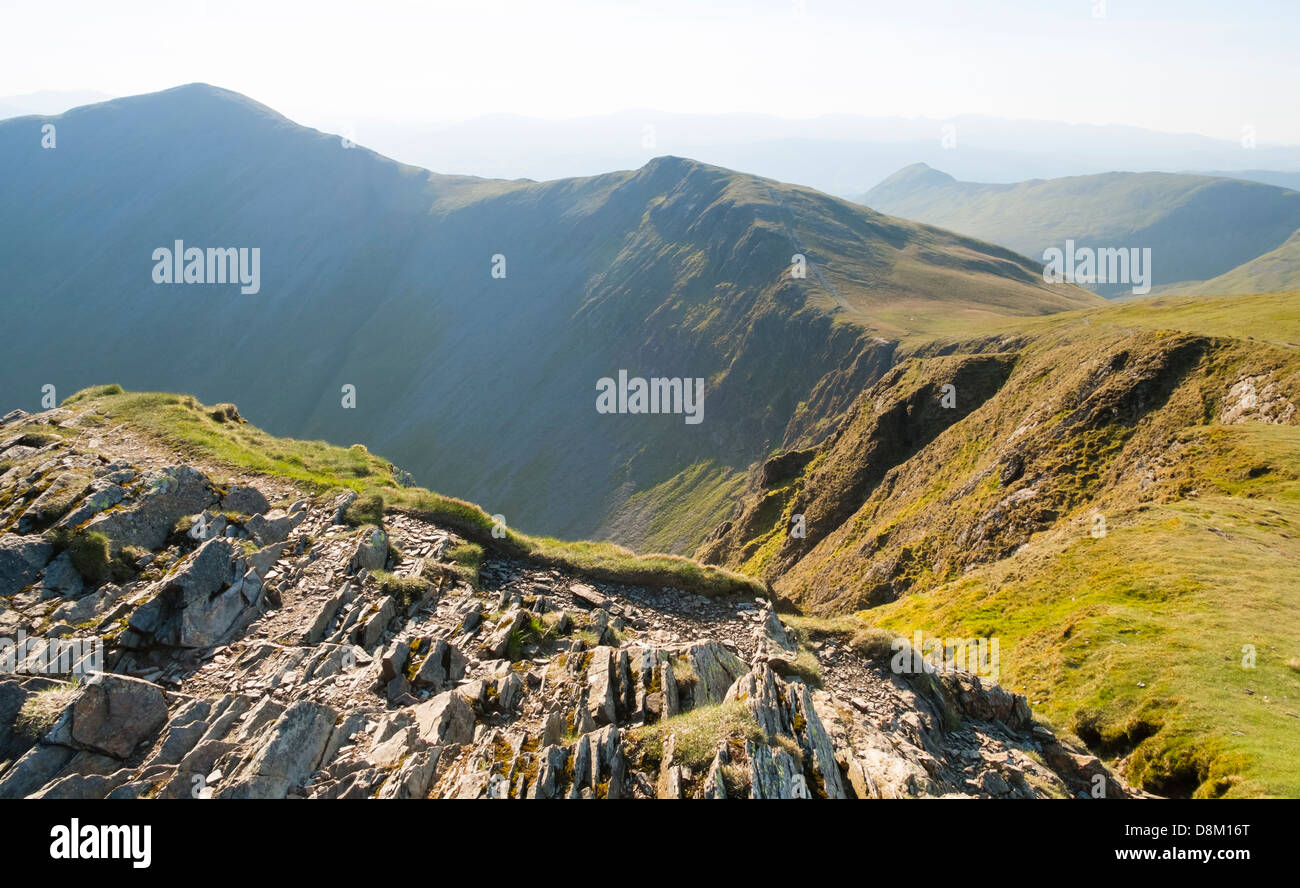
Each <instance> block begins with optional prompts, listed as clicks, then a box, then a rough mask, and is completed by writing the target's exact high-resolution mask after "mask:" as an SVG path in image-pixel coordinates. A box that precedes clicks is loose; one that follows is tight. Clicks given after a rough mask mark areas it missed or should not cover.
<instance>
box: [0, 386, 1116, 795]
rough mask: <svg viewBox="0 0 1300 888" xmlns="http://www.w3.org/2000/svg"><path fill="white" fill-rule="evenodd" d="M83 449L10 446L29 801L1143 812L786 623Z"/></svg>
mask: <svg viewBox="0 0 1300 888" xmlns="http://www.w3.org/2000/svg"><path fill="white" fill-rule="evenodd" d="M83 422H84V417H82V416H81V415H79V414H77V413H75V412H73V411H69V410H66V409H55V410H51V411H47V412H45V413H42V414H37V415H34V416H33V415H27V414H23V413H20V412H16V413H14V414H11V415H10V416H8V417H6V418H5V419H4V421H3V423H2V424H0V468H2V469H3V474H0V531H3V535H2V536H0V639H4V640H7V641H9V642H10V643H9V644H8V647H7V648H0V659H2V657H3V654H4V653H5V651H6V650H7V651H8V652H9V653H10V656H9V658H8V660H7V661H5V662H3V663H0V669H3V670H7V671H4V672H0V798H20V797H28V798H32V797H37V798H173V797H204V798H209V797H215V798H236V797H241V798H248V797H256V798H286V797H288V798H414V797H418V798H425V797H428V798H449V797H456V798H476V797H479V798H481V797H488V798H655V797H657V798H844V797H849V798H893V797H920V796H945V795H949V796H975V797H993V796H1002V797H1021V798H1043V797H1062V796H1082V797H1095V796H1097V795H1102V794H1104V795H1105V796H1107V797H1111V798H1118V797H1127V796H1130V795H1132V792H1131V791H1130V790H1129V789H1128V788H1127V787H1125V786H1124V785H1123V784H1122V783H1121V782H1119V781H1117V780H1116V779H1115V778H1114V777H1113V776H1112V775H1111V774H1110V773H1109V772H1108V771H1107V770H1106V769H1105V768H1104V767H1103V766H1102V764H1101V763H1100V762H1099V761H1098V760H1097V759H1096V758H1095V757H1093V756H1090V755H1088V754H1087V753H1086V752H1084V751H1082V750H1081V749H1079V748H1077V747H1075V746H1072V745H1071V744H1070V743H1068V742H1065V741H1063V740H1062V739H1059V738H1057V737H1056V736H1055V735H1054V734H1053V733H1052V731H1050V730H1049V729H1047V728H1046V727H1044V726H1043V725H1041V724H1037V723H1035V722H1034V721H1033V719H1032V716H1031V713H1030V711H1029V708H1028V706H1027V705H1026V703H1025V700H1024V698H1022V697H1019V696H1016V695H1013V694H1010V693H1008V692H1006V691H1005V690H1003V689H1002V688H1000V687H998V686H997V685H994V684H991V683H989V682H986V681H984V680H983V679H981V678H979V677H977V676H974V675H970V674H966V673H947V674H936V673H922V674H919V675H896V674H894V673H892V672H891V671H890V670H889V668H888V662H887V660H880V659H872V658H870V657H867V656H863V655H861V654H859V653H856V652H855V651H854V650H852V649H851V648H850V647H849V646H847V645H844V644H837V643H835V642H833V641H832V642H829V643H819V644H817V645H810V644H808V643H807V642H806V641H802V640H800V639H799V638H797V637H796V636H795V634H794V633H792V632H791V631H790V630H789V629H788V628H787V626H786V625H785V624H784V623H783V622H782V620H781V618H780V617H779V616H778V614H777V613H776V612H775V611H774V610H773V608H772V606H771V604H770V603H769V602H767V601H765V600H763V599H743V598H736V597H730V598H721V599H719V598H714V599H706V598H702V597H700V596H697V595H694V594H690V593H686V592H682V591H679V590H675V589H669V588H644V587H639V586H625V585H618V584H612V583H595V582H590V581H587V580H585V579H584V578H582V577H579V576H573V575H568V574H566V573H564V572H562V571H559V570H556V569H553V568H548V567H546V566H544V565H540V564H534V563H529V562H523V561H512V560H508V559H504V558H498V557H494V556H493V555H492V554H491V553H490V552H489V553H486V555H484V553H483V552H482V550H481V549H479V548H478V547H476V546H473V545H470V544H468V543H466V541H465V540H463V539H461V538H459V537H458V536H457V535H456V534H455V533H453V532H452V531H451V530H449V529H448V528H445V527H440V526H438V525H436V524H432V523H428V522H426V521H423V520H420V519H418V518H416V517H413V516H411V515H407V514H394V513H391V512H390V513H388V514H386V515H384V516H383V517H382V518H381V519H380V521H379V523H375V524H368V525H363V526H356V525H355V523H354V521H352V520H351V519H352V518H353V516H352V515H351V514H350V513H351V511H352V510H351V509H350V508H349V507H350V506H351V505H352V500H353V498H354V496H355V495H354V494H350V493H347V494H341V495H337V496H312V495H309V494H308V493H307V492H306V491H304V490H301V489H298V488H296V487H295V486H294V485H292V484H291V483H289V482H287V481H285V480H284V479H282V478H268V477H261V476H255V475H243V476H239V477H235V478H227V477H225V476H224V475H223V474H222V471H221V469H220V468H219V467H216V468H214V467H201V466H198V465H195V464H193V463H191V462H187V461H186V460H184V459H183V458H182V457H181V456H180V455H179V454H177V453H175V452H173V451H170V450H169V449H168V448H166V447H165V446H163V445H161V444H159V443H157V442H154V441H148V440H143V439H142V438H140V437H139V436H136V435H133V434H130V433H128V432H126V431H124V430H121V429H118V430H111V429H110V430H106V429H103V428H98V427H89V426H86V427H83ZM218 479H220V480H218ZM74 640H77V641H78V642H79V643H78V644H69V642H72V641H74ZM95 640H102V645H99V646H98V647H97V648H96V646H95V644H94V643H93V642H94V641H95ZM20 642H21V646H20ZM0 644H3V642H0ZM51 646H53V647H51ZM69 650H71V651H72V653H71V654H69V653H68V651H69ZM15 653H16V654H18V656H15V655H14V654H15ZM33 663H35V664H43V666H44V668H38V669H33V668H31V664H33ZM51 663H53V664H54V665H53V666H51Z"/></svg>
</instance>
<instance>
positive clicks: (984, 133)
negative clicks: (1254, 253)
mask: <svg viewBox="0 0 1300 888" xmlns="http://www.w3.org/2000/svg"><path fill="white" fill-rule="evenodd" d="M320 125H321V126H322V127H323V128H325V129H337V131H338V132H339V133H340V134H343V135H347V136H349V138H351V139H352V140H353V141H356V142H358V143H360V144H362V145H365V146H367V147H369V148H373V149H374V150H376V151H379V152H381V153H383V154H385V155H387V156H389V157H394V158H397V159H398V160H402V161H405V162H407V163H412V164H416V165H418V166H421V167H425V168H427V169H431V170H436V171H438V172H442V173H471V174H474V175H481V176H499V177H502V178H519V177H526V178H530V179H536V180H538V181H545V180H549V179H559V178H566V177H573V176H589V175H595V174H599V173H603V172H607V171H609V170H619V169H636V168H638V167H640V166H642V165H644V164H645V163H646V162H647V161H649V160H650V159H652V158H654V157H657V156H661V155H664V154H672V155H677V156H682V157H692V158H695V159H696V160H700V161H703V162H705V163H711V164H715V165H717V166H722V167H727V168H729V169H737V170H746V171H748V172H752V173H755V174H757V175H760V176H766V177H769V178H773V179H778V180H780V181H783V182H799V183H801V184H804V185H808V186H810V187H813V188H816V189H818V190H820V191H824V192H826V193H828V194H833V195H837V196H839V197H846V198H853V197H854V196H856V195H859V194H861V193H862V191H863V189H865V188H869V187H871V186H872V185H873V184H874V183H878V182H880V181H882V180H883V179H885V178H886V177H888V176H889V175H890V174H892V173H893V172H895V171H896V170H898V169H899V168H900V167H903V166H905V165H907V164H911V163H915V162H918V161H923V162H925V163H928V164H930V165H931V166H934V167H937V168H939V169H943V170H947V171H948V172H950V173H952V174H954V175H956V176H957V177H958V178H961V179H968V180H972V181H980V182H1017V181H1020V180H1023V179H1029V178H1052V177H1059V176H1074V175H1086V174H1091V173H1102V172H1107V171H1109V170H1164V171H1169V172H1178V171H1184V170H1238V172H1235V173H1232V174H1231V175H1233V176H1234V177H1236V178H1242V179H1250V180H1258V181H1263V182H1269V183H1271V184H1288V185H1289V186H1290V187H1294V184H1295V183H1294V182H1280V181H1275V180H1277V179H1279V178H1281V179H1287V178H1288V177H1292V178H1300V147H1296V146H1273V145H1268V144H1264V143H1260V144H1259V145H1258V146H1256V147H1252V148H1248V147H1244V146H1243V144H1242V143H1241V142H1240V141H1232V140H1223V139H1212V138H1208V137H1205V136H1199V135H1192V134H1176V133H1162V132H1156V131H1153V130H1146V129H1141V128H1139V127H1129V126H1087V125H1078V124H1067V123H1060V122H1056V121H1047V120H1003V119H999V118H992V117H983V116H977V115H969V116H960V117H955V118H952V119H947V120H939V119H930V118H903V117H880V118H873V117H861V116H855V115H847V114H842V115H826V116H821V117H813V118H806V119H793V118H782V117H775V116H772V115H764V114H673V113H667V112H662V111H652V110H630V111H620V112H618V113H614V114H607V115H598V116H591V117H582V118H575V119H571V120H540V119H536V118H529V117H522V116H519V115H514V114H494V115H489V116H484V117H479V118H475V119H472V120H467V121H464V122H461V123H455V124H440V125H434V124H428V125H424V126H420V125H413V124H408V123H395V122H392V121H384V120H366V119H357V120H348V119H339V120H338V121H337V122H336V123H332V124H327V123H321V124H320Z"/></svg>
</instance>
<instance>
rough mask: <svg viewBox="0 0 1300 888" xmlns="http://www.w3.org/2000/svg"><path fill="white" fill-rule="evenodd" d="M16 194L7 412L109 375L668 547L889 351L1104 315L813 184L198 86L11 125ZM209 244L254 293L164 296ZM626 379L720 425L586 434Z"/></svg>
mask: <svg viewBox="0 0 1300 888" xmlns="http://www.w3.org/2000/svg"><path fill="white" fill-rule="evenodd" d="M47 124H51V125H53V126H54V127H55V131H56V133H57V146H56V147H55V148H53V149H44V148H42V146H41V139H42V129H43V127H44V126H46V125H47ZM0 190H3V191H4V193H5V194H6V196H7V199H6V201H5V203H4V206H3V210H2V211H0V265H3V267H4V268H5V269H6V286H5V288H4V290H3V294H2V295H0V308H2V309H3V311H4V316H5V318H6V327H7V331H6V333H7V336H6V343H7V344H6V348H5V349H4V351H3V353H2V354H0V378H3V379H4V380H5V382H6V386H5V393H4V395H5V397H4V401H5V403H4V406H5V407H15V406H26V407H35V406H37V402H38V399H39V398H40V397H41V392H42V386H44V385H46V384H52V385H55V386H56V388H57V390H58V391H59V392H63V393H69V392H72V391H74V390H76V389H77V388H80V387H82V386H84V385H88V384H91V383H94V382H99V381H103V380H111V381H114V382H119V383H121V384H123V385H125V386H128V387H130V388H135V389H158V388H166V389H186V390H189V391H192V392H194V393H196V394H197V395H198V396H200V397H204V398H209V399H211V400H219V399H227V398H231V397H233V398H235V399H236V400H237V401H238V404H239V407H240V409H241V411H242V412H243V414H244V415H245V416H247V417H249V419H250V420H252V421H254V422H256V423H258V424H260V425H262V426H264V427H266V428H268V429H269V430H272V431H275V432H277V433H285V434H293V435H295V436H299V437H304V436H307V437H310V436H318V437H323V438H326V439H329V440H331V441H337V442H344V443H347V442H352V441H357V442H361V443H364V444H366V445H367V446H369V447H371V448H372V449H374V450H375V451H377V452H379V453H382V454H383V455H384V456H385V457H387V458H389V459H392V460H394V461H395V462H397V463H398V464H399V465H401V466H404V467H406V468H407V469H409V470H410V471H411V472H413V473H414V474H415V476H416V478H418V479H419V480H420V481H421V482H422V483H424V484H426V485H428V486H430V487H433V488H436V489H438V490H440V491H442V492H444V493H448V494H454V495H461V496H465V497H468V498H471V499H472V500H474V501H476V502H479V503H482V504H483V505H484V506H485V507H486V508H488V509H489V511H491V512H493V513H500V514H502V515H504V516H505V520H506V521H507V522H508V523H509V524H510V525H511V526H518V527H520V528H521V529H525V530H530V531H538V532H545V533H550V534H557V535H565V536H569V537H577V536H606V537H610V536H612V537H614V538H617V539H619V540H622V541H626V542H629V543H636V544H646V545H654V546H655V547H656V548H661V549H668V550H676V551H683V550H688V549H690V548H692V547H693V546H694V544H695V543H697V542H698V540H699V539H700V538H701V537H702V536H703V534H704V533H705V532H707V530H709V529H710V527H711V526H712V525H713V524H715V523H716V522H717V520H718V518H719V516H720V515H721V514H722V513H724V512H725V510H726V509H727V508H729V507H730V505H731V502H730V499H729V494H730V493H732V492H734V490H735V489H736V486H737V485H738V484H740V483H741V481H742V479H743V475H744V473H745V472H746V471H747V470H748V468H749V466H750V464H751V463H752V462H754V461H755V460H757V459H761V458H762V457H763V456H765V455H766V454H767V453H768V452H769V451H770V450H771V449H773V448H776V447H778V446H780V445H781V444H782V442H783V441H785V440H786V439H787V438H789V437H791V436H799V435H805V434H808V433H809V431H810V430H821V431H823V432H824V431H825V430H827V429H826V426H827V424H828V423H829V421H830V420H829V418H830V417H832V416H834V415H836V413H837V411H838V410H840V409H842V408H843V407H844V406H846V405H847V404H848V403H850V402H851V401H852V399H853V398H854V397H856V395H857V393H858V391H860V389H861V386H862V385H864V384H866V383H868V382H870V381H871V380H872V379H874V378H875V377H876V376H878V375H879V373H881V372H883V369H884V368H885V367H887V366H888V364H889V355H890V354H891V352H892V348H893V343H894V342H895V341H896V340H897V339H898V338H899V337H900V336H906V335H909V334H911V333H915V332H923V331H927V330H930V331H937V330H944V329H951V328H953V327H954V325H956V326H960V325H962V324H966V323H971V322H978V321H980V320H987V319H990V318H998V317H1006V316H1020V315H1036V314H1042V313H1046V312H1051V311H1058V310H1062V309H1069V308H1077V307H1083V306H1087V305H1091V304H1093V303H1094V302H1095V301H1096V297H1094V296H1092V295H1091V294H1089V293H1087V292H1086V291H1084V290H1081V289H1078V288H1074V287H1070V286H1068V285H1060V286H1048V285H1046V284H1044V283H1043V279H1042V274H1041V270H1040V268H1039V266H1038V265H1037V264H1036V263H1034V262H1031V261H1029V260H1026V259H1024V258H1023V257H1021V256H1018V255H1016V254H1014V253H1012V252H1011V251H1009V250H1006V249H1003V248H1000V247H995V246H992V245H990V244H987V243H983V242H980V241H977V240H974V239H971V238H966V237H962V236H958V235H953V234H950V233H948V232H944V231H940V230H938V229H934V228H930V227H927V226H923V225H918V224H916V223H912V222H904V221H901V220H897V219H892V218H890V217H888V216H884V215H881V214H879V213H876V212H873V211H871V210H867V209H865V208H863V207H860V206H857V205H854V204H851V203H848V202H845V201H841V200H837V199H834V198H831V197H828V196H826V195H824V194H821V193H819V192H816V191H814V190H812V189H809V188H804V187H799V186H792V185H783V184H780V183H778V182H774V181H771V180H768V179H762V178H759V177H756V176H751V175H745V174H741V173H734V172H731V171H728V170H725V169H721V168H718V167H713V166H708V165H705V164H702V163H698V162H695V161H691V160H685V159H682V158H676V157H662V158H657V159H655V160H653V161H651V162H649V163H647V164H646V165H644V166H643V167H641V168H640V169H638V170H636V171H633V172H616V173H609V174H606V175H601V176H595V177H591V178H586V179H568V180H559V181H554V182H548V183H545V184H536V183H532V182H527V181H513V182H511V181H502V180H490V179H478V178H469V177H461V176H443V175H436V174H431V173H429V172H427V171H425V170H422V169H418V168H416V167H410V166H404V165H402V164H399V163H396V162H393V161H391V160H388V159H387V158H384V157H381V156H379V155H377V154H375V153H373V152H371V151H369V150H368V149H365V148H361V147H349V143H346V142H344V141H342V140H341V139H340V138H339V137H338V136H334V135H328V134H324V133H320V132H318V131H315V130H311V129H307V128H304V127H301V126H298V125H296V124H294V123H292V122H291V121H289V120H287V119H285V118H284V117H282V116H280V115H279V114H276V113H275V112H274V111H272V110H271V109H269V108H267V107H265V106H262V105H259V104H258V103H256V102H254V101H252V100H250V99H248V98H246V97H244V96H241V95H238V94H236V93H232V92H228V91H225V90H221V89H217V88H214V87H210V86H205V85H192V86H187V87H180V88H176V89H172V90H168V91H165V92H162V93H156V94H151V95H145V96H137V97H132V98H126V99H118V100H114V101H111V102H106V103H103V104H99V105H92V106H88V107H84V108H78V109H76V110H73V111H70V112H67V113H66V114H63V115H60V116H58V117H52V118H38V117H24V118H17V119H14V120H9V121H5V122H3V123H0ZM177 241H180V242H182V244H181V247H180V249H181V254H182V255H181V257H172V256H170V255H169V256H168V257H167V258H166V259H164V260H160V259H159V258H158V257H159V255H161V254H160V252H159V251H162V250H167V251H169V252H170V251H172V250H174V249H175V245H176V242H177ZM193 248H199V249H204V250H206V249H207V248H213V249H214V250H215V249H216V248H235V249H243V250H246V251H249V252H248V253H246V254H245V256H246V258H248V259H251V258H252V256H253V254H252V253H251V251H252V250H253V249H256V250H257V251H258V253H257V254H256V255H257V256H258V257H259V259H260V265H259V269H258V270H259V281H258V284H259V287H258V289H257V292H256V293H253V294H248V295H246V294H245V293H242V292H241V288H240V286H239V285H238V284H229V283H228V284H219V283H187V284H186V283H156V282H155V280H156V279H166V278H165V276H164V275H162V273H161V272H159V271H158V269H159V268H161V269H162V270H163V271H164V272H165V271H168V270H170V269H172V268H174V267H175V266H174V260H176V259H179V258H184V252H185V250H187V249H193ZM796 254H797V255H798V256H799V257H802V259H796ZM204 256H205V258H208V261H209V262H211V261H212V259H211V257H207V254H206V253H205V254H204ZM218 258H219V259H221V258H222V257H221V255H220V254H219V255H218ZM222 261H224V259H222ZM218 264H220V263H218ZM248 270H250V271H251V269H248ZM203 272H207V273H206V275H205V274H204V273H203ZM233 273H234V272H233V270H232V271H231V272H230V275H231V276H233ZM799 273H803V275H804V276H802V277H801V276H797V275H798V274H799ZM185 274H186V273H185V272H182V274H181V275H179V276H173V279H175V278H176V277H184V276H185ZM192 277H194V278H196V279H198V278H203V279H212V272H210V271H207V269H206V268H205V269H204V270H203V271H199V270H198V269H196V273H195V274H194V275H192ZM620 371H626V375H627V376H628V377H630V378H636V377H645V378H657V377H662V378H671V379H682V380H685V381H686V382H687V383H688V384H690V382H691V381H692V380H695V379H702V380H703V381H704V382H703V385H704V389H705V403H704V413H703V416H704V419H703V422H702V423H700V424H698V425H696V424H688V423H685V422H684V419H683V416H681V415H644V416H642V415H604V414H601V413H598V412H597V410H596V396H597V382H598V380H601V379H602V378H607V377H608V378H615V379H617V378H619V375H620ZM345 386H355V408H351V409H349V408H348V407H346V406H344V400H345V398H346V397H347V392H346V391H345V390H344V387H345Z"/></svg>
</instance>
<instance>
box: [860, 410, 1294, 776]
mask: <svg viewBox="0 0 1300 888" xmlns="http://www.w3.org/2000/svg"><path fill="white" fill-rule="evenodd" d="M1197 437H1198V438H1201V437H1203V438H1204V439H1205V440H1203V441H1198V442H1197V446H1198V447H1199V448H1200V449H1201V450H1202V452H1201V453H1198V454H1196V455H1195V457H1194V458H1196V459H1197V460H1198V461H1199V463H1200V464H1201V465H1202V466H1204V467H1205V471H1204V472H1203V473H1201V474H1200V476H1199V477H1200V482H1199V486H1200V487H1201V490H1200V492H1199V494H1198V495H1197V496H1196V497H1195V498H1189V499H1185V500H1180V501H1176V502H1171V503H1164V504H1155V505H1150V506H1140V507H1137V508H1134V509H1131V510H1120V511H1112V510H1111V509H1107V514H1106V531H1107V532H1106V535H1105V536H1104V537H1102V538H1094V537H1093V536H1092V535H1091V533H1090V531H1089V530H1088V529H1087V528H1089V525H1088V524H1087V523H1086V522H1084V523H1082V524H1080V525H1078V526H1077V527H1076V528H1074V529H1073V531H1071V530H1062V531H1058V532H1054V533H1051V534H1047V535H1045V537H1044V538H1043V539H1037V538H1036V539H1035V540H1034V542H1033V543H1032V544H1031V545H1030V546H1028V547H1027V548H1026V549H1025V550H1023V551H1021V552H1019V553H1017V554H1016V555H1014V556H1012V557H1011V558H1008V559H1006V560H1004V561H1000V562H997V563H995V564H993V565H989V566H987V567H983V568H980V569H978V570H976V571H974V572H972V573H971V574H969V575H968V576H966V577H963V578H961V579H959V580H956V581H953V582H950V583H945V584H943V585H940V586H938V587H936V588H933V589H930V590H928V591H925V592H921V593H918V594H914V595H911V596H907V597H905V598H902V599H900V600H899V601H897V602H894V603H892V604H886V605H883V606H881V607H879V608H875V609H873V610H871V611H869V612H867V613H864V614H863V615H862V616H863V617H865V618H866V619H867V620H868V621H869V622H870V623H872V624H874V625H878V626H882V627H885V628H888V629H891V630H894V631H896V632H899V633H900V634H906V633H910V632H911V631H913V630H914V629H923V631H925V632H926V633H927V634H928V635H939V636H945V637H965V638H975V637H990V636H991V637H997V638H999V639H1000V640H1001V647H1002V664H1001V680H1002V682H1003V683H1004V684H1006V685H1007V686H1008V687H1010V688H1012V689H1014V690H1017V691H1020V692H1022V693H1024V694H1026V695H1027V696H1028V698H1029V699H1030V700H1031V701H1032V703H1033V704H1034V708H1035V709H1036V710H1037V711H1038V712H1040V713H1042V714H1044V715H1046V716H1047V717H1048V718H1050V719H1052V720H1053V721H1055V722H1057V723H1058V724H1060V725H1062V726H1064V727H1068V728H1070V729H1071V730H1073V731H1075V732H1076V733H1078V734H1079V735H1080V736H1081V737H1083V738H1084V739H1085V740H1087V741H1088V742H1089V743H1091V744H1092V745H1093V746H1094V747H1095V748H1097V749H1098V750H1099V751H1100V752H1102V753H1103V754H1105V755H1109V756H1112V757H1117V756H1124V755H1129V754H1130V753H1131V754H1132V759H1131V762H1130V766H1129V768H1128V777H1129V778H1130V779H1131V780H1134V781H1135V782H1138V783H1140V784H1142V785H1145V786H1146V787H1147V788H1148V789H1151V790H1153V791H1155V792H1171V793H1180V794H1181V793H1192V792H1195V793H1197V794H1199V795H1201V796H1216V795H1228V796H1250V795H1274V796H1288V797H1296V796H1300V672H1297V670H1296V668H1295V664H1296V663H1297V657H1300V609H1298V608H1297V605H1298V604H1300V537H1298V536H1297V535H1296V531H1297V529H1298V528H1300V483H1298V482H1297V480H1296V479H1297V478H1298V477H1300V429H1298V428H1296V427H1293V426H1265V427H1240V428H1231V429H1215V430H1213V431H1204V433H1203V434H1198V435H1197ZM1262 467H1268V468H1267V469H1263V468H1262ZM1253 472H1258V473H1259V474H1256V475H1255V476H1254V477H1251V476H1252V473H1253ZM1216 476H1217V477H1216ZM1252 651H1253V655H1254V663H1253V665H1248V664H1250V655H1251V652H1252ZM1243 664H1247V665H1243Z"/></svg>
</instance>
